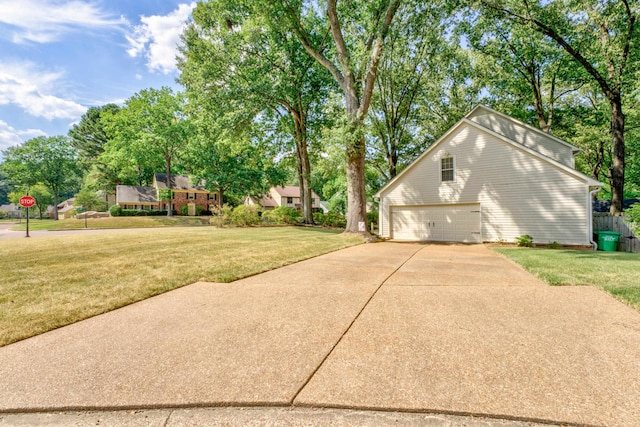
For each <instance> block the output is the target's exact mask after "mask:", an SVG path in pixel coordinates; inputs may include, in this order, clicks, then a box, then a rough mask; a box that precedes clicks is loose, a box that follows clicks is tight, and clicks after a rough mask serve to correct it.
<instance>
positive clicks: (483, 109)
mask: <svg viewBox="0 0 640 427" xmlns="http://www.w3.org/2000/svg"><path fill="white" fill-rule="evenodd" d="M482 113H485V114H489V115H494V116H498V117H500V118H502V119H504V120H507V121H508V122H509V123H510V125H512V126H514V127H515V128H517V129H520V130H524V131H525V132H524V134H526V133H533V134H534V135H536V136H538V137H540V138H543V139H547V140H550V141H553V142H555V143H557V144H560V145H562V146H565V147H567V148H570V149H571V151H572V152H573V153H574V154H576V153H578V152H579V151H580V148H578V147H576V146H575V145H572V144H569V143H568V142H567V141H564V140H562V139H560V138H558V137H555V136H553V135H552V134H550V133H547V132H543V131H542V130H540V129H538V128H536V127H534V126H531V125H528V124H526V123H524V122H522V121H520V120H518V119H515V118H513V117H511V116H508V115H506V114H504V113H501V112H500V111H497V110H494V109H493V108H491V107H487V106H486V105H482V104H479V105H477V106H475V107H474V108H473V109H472V110H471V111H469V113H467V115H465V116H464V117H465V118H466V119H469V120H471V121H474V122H475V120H474V117H478V116H480V115H482ZM478 124H480V125H481V126H484V127H487V128H489V129H491V130H492V131H494V132H495V133H499V134H500V135H502V136H504V137H506V138H510V136H509V135H507V134H506V133H505V132H504V130H503V129H501V128H500V127H499V126H497V123H495V122H493V123H478ZM513 140H514V141H516V142H518V143H520V144H522V145H527V143H526V141H525V140H524V139H521V138H518V137H515V138H513Z"/></svg>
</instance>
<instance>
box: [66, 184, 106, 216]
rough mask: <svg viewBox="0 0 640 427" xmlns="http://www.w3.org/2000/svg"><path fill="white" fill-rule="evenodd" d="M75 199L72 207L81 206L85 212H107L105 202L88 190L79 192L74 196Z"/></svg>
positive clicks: (84, 189)
mask: <svg viewBox="0 0 640 427" xmlns="http://www.w3.org/2000/svg"><path fill="white" fill-rule="evenodd" d="M75 198H76V201H75V204H74V206H82V207H83V208H85V209H86V210H87V211H98V212H105V211H106V210H107V202H105V201H104V200H103V199H102V198H101V197H99V196H97V195H96V192H95V191H92V190H91V189H89V188H83V189H82V190H80V192H79V193H78V194H76V195H75Z"/></svg>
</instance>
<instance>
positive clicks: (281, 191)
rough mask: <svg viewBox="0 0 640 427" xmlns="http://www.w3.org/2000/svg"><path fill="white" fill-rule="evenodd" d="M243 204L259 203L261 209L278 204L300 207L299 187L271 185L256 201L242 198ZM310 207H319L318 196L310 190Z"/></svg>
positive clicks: (316, 208)
mask: <svg viewBox="0 0 640 427" xmlns="http://www.w3.org/2000/svg"><path fill="white" fill-rule="evenodd" d="M244 204H245V205H256V204H259V205H260V206H262V208H263V209H275V208H277V207H278V206H286V207H289V208H296V209H302V204H301V201H300V187H296V186H291V185H287V186H285V187H280V186H278V187H271V188H270V189H269V192H268V193H267V194H265V195H264V196H262V198H261V199H260V200H258V201H256V200H254V199H253V198H251V197H249V196H247V197H246V198H245V199H244ZM311 209H312V210H313V211H314V212H315V211H318V210H320V209H321V206H320V196H318V194H317V193H316V192H315V191H313V190H311Z"/></svg>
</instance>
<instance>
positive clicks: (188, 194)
mask: <svg viewBox="0 0 640 427" xmlns="http://www.w3.org/2000/svg"><path fill="white" fill-rule="evenodd" d="M187 199H189V200H195V199H196V193H187Z"/></svg>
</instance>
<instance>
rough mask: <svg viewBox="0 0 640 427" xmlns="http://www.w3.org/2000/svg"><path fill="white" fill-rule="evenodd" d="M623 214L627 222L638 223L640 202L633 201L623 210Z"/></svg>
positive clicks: (639, 222) (639, 221)
mask: <svg viewBox="0 0 640 427" xmlns="http://www.w3.org/2000/svg"><path fill="white" fill-rule="evenodd" d="M624 216H625V217H626V218H627V220H628V221H629V222H635V223H636V224H640V203H634V204H632V205H631V206H629V208H628V209H627V210H626V211H625V212H624Z"/></svg>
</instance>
